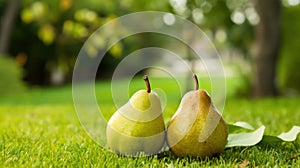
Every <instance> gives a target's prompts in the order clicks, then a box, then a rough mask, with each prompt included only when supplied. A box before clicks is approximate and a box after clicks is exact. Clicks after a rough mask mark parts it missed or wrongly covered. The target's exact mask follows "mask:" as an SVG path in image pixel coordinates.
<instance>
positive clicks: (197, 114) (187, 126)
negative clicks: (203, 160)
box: [167, 75, 228, 157]
mask: <svg viewBox="0 0 300 168" xmlns="http://www.w3.org/2000/svg"><path fill="white" fill-rule="evenodd" d="M194 81H195V90H193V91H189V92H188V93H186V94H185V95H184V97H183V98H182V100H181V103H180V105H179V108H178V110H177V111H176V113H175V114H174V116H173V117H172V118H171V120H170V122H169V125H168V128H167V143H168V146H169V148H170V150H171V152H172V153H174V154H175V155H176V156H179V157H184V156H191V157H197V156H200V157H211V156H214V155H217V154H220V153H222V152H223V151H224V148H225V145H226V143H227V137H228V128H227V125H226V122H225V121H224V119H223V118H222V116H221V114H220V113H219V112H218V110H217V109H216V107H215V106H214V104H213V102H212V100H211V98H210V96H209V95H208V93H207V92H206V91H205V90H202V89H198V79H197V76H196V75H194Z"/></svg>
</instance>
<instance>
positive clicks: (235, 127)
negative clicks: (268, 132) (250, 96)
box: [227, 121, 254, 134]
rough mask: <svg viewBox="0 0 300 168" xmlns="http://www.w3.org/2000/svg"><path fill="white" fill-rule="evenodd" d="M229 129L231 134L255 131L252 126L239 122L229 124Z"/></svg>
mask: <svg viewBox="0 0 300 168" xmlns="http://www.w3.org/2000/svg"><path fill="white" fill-rule="evenodd" d="M227 127H228V130H229V134H231V133H235V132H239V131H247V130H254V128H253V127H252V126H251V125H250V124H248V123H246V122H243V121H238V122H236V123H234V124H227Z"/></svg>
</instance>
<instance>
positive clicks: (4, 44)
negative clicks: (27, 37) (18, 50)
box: [0, 0, 20, 56]
mask: <svg viewBox="0 0 300 168" xmlns="http://www.w3.org/2000/svg"><path fill="white" fill-rule="evenodd" d="M19 5H20V0H10V1H9V2H8V4H7V6H6V8H5V11H4V13H3V17H2V18H1V28H0V55H1V56H3V55H5V54H8V53H7V52H8V48H9V44H10V34H11V30H12V28H13V24H14V21H15V18H16V16H17V14H18V9H19Z"/></svg>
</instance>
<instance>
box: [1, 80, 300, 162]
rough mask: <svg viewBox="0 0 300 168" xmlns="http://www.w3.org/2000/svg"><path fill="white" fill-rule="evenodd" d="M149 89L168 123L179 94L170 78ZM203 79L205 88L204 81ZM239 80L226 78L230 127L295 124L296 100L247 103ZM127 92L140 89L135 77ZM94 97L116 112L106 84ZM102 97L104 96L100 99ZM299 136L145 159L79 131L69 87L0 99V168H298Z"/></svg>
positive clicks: (271, 128)
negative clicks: (159, 95) (206, 154)
mask: <svg viewBox="0 0 300 168" xmlns="http://www.w3.org/2000/svg"><path fill="white" fill-rule="evenodd" d="M150 80H151V81H150V82H151V84H152V86H155V87H158V88H161V89H163V90H164V91H165V94H166V97H167V100H168V103H167V105H166V108H165V111H164V117H165V122H167V121H168V120H169V119H170V117H171V116H172V115H173V113H174V112H175V111H176V109H177V107H178V103H179V102H180V93H179V92H178V85H176V83H175V82H174V81H173V80H165V79H150ZM201 81H202V86H201V87H203V88H206V89H208V90H210V88H209V86H210V85H209V82H207V81H206V80H205V79H200V82H201ZM240 87H241V86H239V80H237V79H231V80H227V94H228V96H227V97H228V98H227V100H226V105H225V109H224V112H223V116H224V118H225V120H226V121H227V122H229V123H233V122H236V121H246V122H248V123H250V124H252V125H253V126H255V127H256V128H257V127H258V126H260V125H262V124H264V125H265V126H266V133H267V134H271V135H278V134H280V133H281V132H284V131H288V130H289V129H291V127H292V126H293V125H299V124H300V104H299V102H300V98H269V99H259V100H249V99H246V98H236V97H234V96H233V95H234V94H235V93H236V92H238V90H239V89H240ZM129 88H130V91H129V92H130V94H132V93H134V92H135V91H136V90H138V89H140V88H144V84H143V81H142V80H141V79H134V80H133V81H132V82H131V85H130V87H129ZM95 90H96V96H97V101H98V103H99V105H100V106H101V108H103V109H104V111H105V117H106V118H109V117H110V116H111V115H112V114H113V112H114V111H115V110H116V107H115V106H114V104H113V102H112V99H111V94H110V82H109V81H101V82H96V88H95ZM103 95H105V96H103ZM299 153H300V138H299V136H298V139H297V140H296V141H295V142H288V143H287V142H285V143H282V144H277V145H273V146H260V145H257V146H254V147H235V148H229V149H226V150H225V152H224V153H223V154H222V155H220V156H219V157H214V158H202V159H201V158H189V157H186V158H177V157H175V156H174V155H172V154H171V153H170V152H165V153H161V154H158V155H155V156H150V157H141V158H131V157H124V156H118V155H116V154H114V153H112V152H110V151H107V150H105V149H103V148H102V147H100V146H99V145H97V143H95V142H94V141H93V140H92V139H91V138H90V137H89V136H88V135H87V134H86V133H85V131H84V130H83V128H82V127H81V125H80V122H79V120H78V118H77V115H76V111H75V108H74V105H73V102H72V86H71V85H69V86H64V87H58V88H34V89H32V90H30V91H27V92H26V93H24V94H22V95H18V96H16V95H11V96H5V97H0V166H1V167H2V166H3V167H20V166H21V167H35V166H37V167H41V166H43V167H57V166H68V167H75V166H76V167H77V166H79V165H80V167H81V166H85V167H92V166H93V167H184V166H189V167H199V166H205V167H235V166H242V167H243V166H244V165H247V166H250V167H256V166H257V167H275V166H277V167H297V166H299V165H300V155H299Z"/></svg>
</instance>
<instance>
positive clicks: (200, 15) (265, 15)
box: [170, 0, 281, 97]
mask: <svg viewBox="0 0 300 168" xmlns="http://www.w3.org/2000/svg"><path fill="white" fill-rule="evenodd" d="M170 3H171V5H172V7H173V9H174V12H175V13H177V14H180V15H182V16H184V17H186V18H190V19H191V20H192V21H193V22H195V23H197V24H198V25H199V26H200V27H201V28H204V29H206V30H207V29H208V30H210V31H211V32H212V34H213V35H212V36H213V38H218V33H219V32H225V33H226V34H225V35H227V36H225V37H227V39H226V41H227V42H228V45H229V46H231V47H233V48H236V49H237V48H238V49H239V50H240V51H242V52H243V53H244V54H243V55H245V56H248V55H251V53H250V48H251V47H252V42H253V40H254V45H255V52H253V53H252V60H253V62H254V65H253V68H254V73H253V79H252V80H253V91H254V92H253V95H254V96H255V97H265V96H274V95H276V87H275V69H276V65H277V64H276V63H277V57H278V54H279V40H280V39H279V36H280V14H281V13H280V9H281V1H280V0H275V1H274V0H264V1H261V0H255V1H248V0H190V1H179V0H170ZM223 34H224V33H223ZM253 37H254V39H253Z"/></svg>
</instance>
